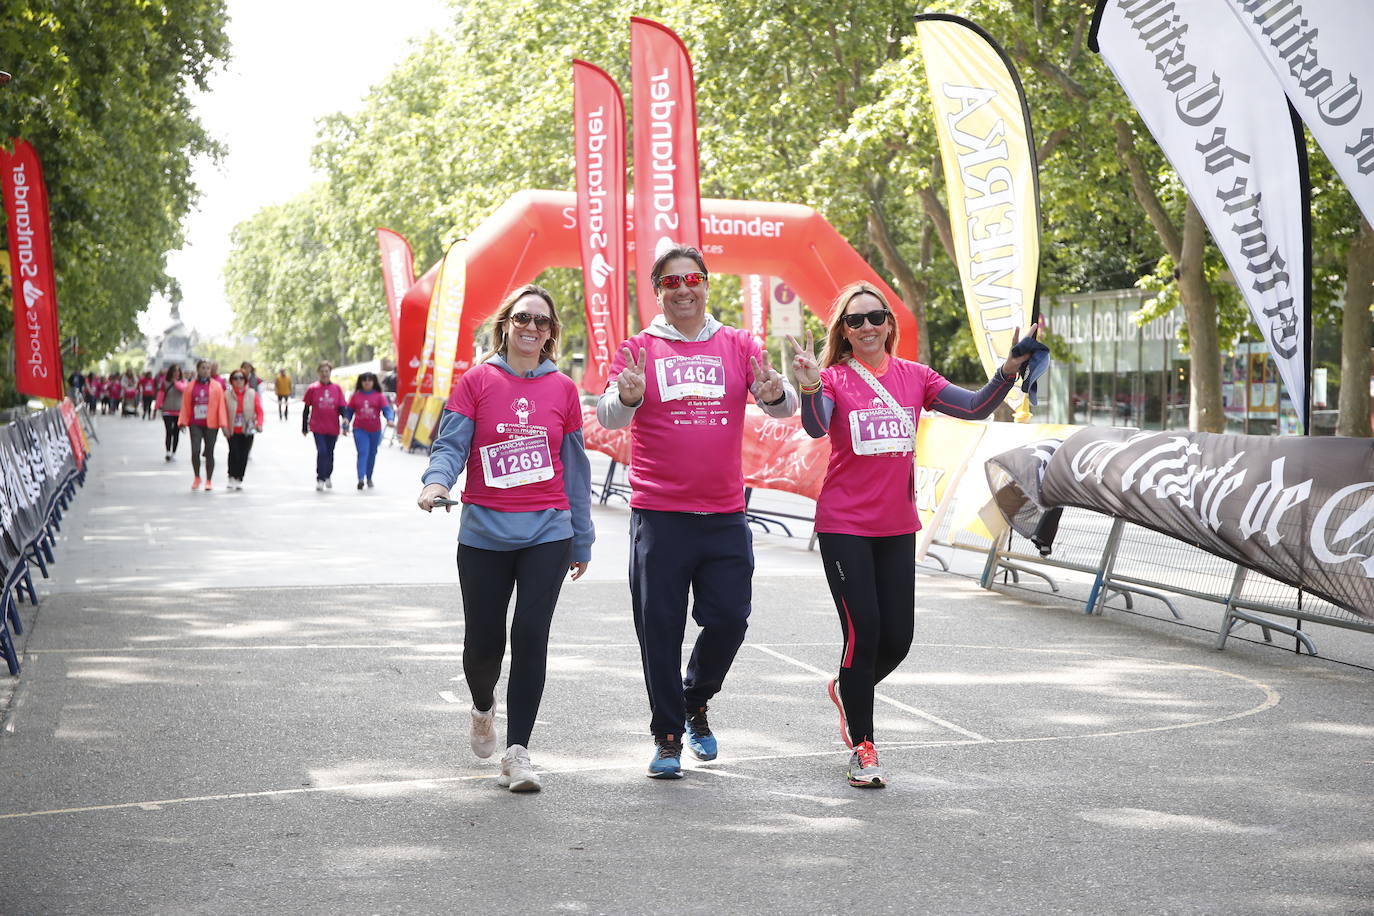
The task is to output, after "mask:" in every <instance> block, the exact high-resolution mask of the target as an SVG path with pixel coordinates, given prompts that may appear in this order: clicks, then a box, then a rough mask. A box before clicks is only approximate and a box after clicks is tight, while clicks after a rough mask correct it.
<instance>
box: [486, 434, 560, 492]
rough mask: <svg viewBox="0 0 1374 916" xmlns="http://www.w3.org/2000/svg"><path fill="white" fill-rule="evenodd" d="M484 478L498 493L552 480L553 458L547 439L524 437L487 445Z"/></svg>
mask: <svg viewBox="0 0 1374 916" xmlns="http://www.w3.org/2000/svg"><path fill="white" fill-rule="evenodd" d="M481 454H482V478H483V479H484V480H485V481H486V483H487V486H489V487H492V488H494V489H498V490H508V489H510V488H511V487H523V486H524V485H525V484H529V483H538V482H539V481H541V480H549V479H550V478H552V477H553V456H552V455H551V454H550V453H549V440H548V438H547V437H546V436H521V437H519V438H518V439H507V440H506V441H505V442H497V443H495V444H493V445H484V446H482V448H481Z"/></svg>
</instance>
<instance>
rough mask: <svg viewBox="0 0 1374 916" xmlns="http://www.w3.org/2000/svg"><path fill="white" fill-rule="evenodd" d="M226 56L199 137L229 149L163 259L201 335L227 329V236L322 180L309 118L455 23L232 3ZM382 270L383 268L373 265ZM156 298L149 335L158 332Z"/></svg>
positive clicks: (377, 11)
mask: <svg viewBox="0 0 1374 916" xmlns="http://www.w3.org/2000/svg"><path fill="white" fill-rule="evenodd" d="M228 7H229V15H230V17H231V21H230V23H229V39H230V42H231V44H232V52H233V59H232V60H231V62H230V64H229V67H228V69H227V70H226V71H223V72H221V73H219V74H217V75H216V77H215V79H214V82H213V84H212V86H213V91H212V92H210V93H208V94H206V95H204V96H201V97H200V98H199V99H198V101H197V105H196V108H197V112H198V114H199V116H200V119H201V122H202V123H203V124H204V125H205V127H206V129H207V130H209V132H210V133H211V134H212V135H213V136H214V137H215V138H216V139H218V140H219V141H221V142H222V143H224V144H225V145H226V146H228V148H229V153H228V156H227V157H226V158H225V159H224V161H223V163H222V164H221V165H220V166H218V167H215V166H213V165H211V164H209V163H206V162H202V163H199V164H198V165H197V167H196V171H195V181H196V184H197V185H198V186H199V187H200V190H201V201H200V206H199V209H198V210H197V211H196V212H193V213H191V214H190V215H189V216H188V217H187V219H186V238H187V245H186V247H185V248H183V249H182V250H181V251H177V252H173V253H171V254H170V255H168V272H169V273H170V274H171V275H172V276H174V277H176V278H177V280H178V281H179V282H180V283H181V289H182V297H183V298H182V304H181V318H182V320H183V321H185V322H186V323H187V324H188V325H190V326H191V327H193V328H195V329H196V330H197V331H199V332H200V333H201V335H202V336H206V335H217V334H220V333H223V332H226V331H228V330H229V326H230V323H231V322H232V320H233V315H232V313H231V312H230V310H229V305H228V303H227V302H226V301H225V298H224V279H223V276H222V269H223V266H224V261H225V258H226V256H227V255H228V253H229V233H230V231H231V230H232V229H233V228H234V226H235V225H236V224H237V223H239V222H241V221H242V220H244V219H247V218H248V217H250V216H252V215H253V214H254V213H255V212H256V211H257V210H259V209H260V208H262V207H264V206H266V205H268V204H273V203H281V202H283V201H286V200H289V199H290V198H292V197H295V196H296V195H297V194H299V193H301V192H302V191H304V190H305V189H306V188H308V187H309V186H310V184H311V182H312V181H315V180H317V179H318V177H319V176H317V175H315V174H314V173H313V172H312V170H311V168H310V149H311V147H312V146H313V145H314V141H315V119H316V118H320V117H323V116H325V115H328V114H331V113H333V112H336V111H350V112H351V111H355V110H357V109H358V108H359V107H360V106H361V103H362V99H363V97H364V96H365V95H366V94H367V91H368V89H369V88H370V87H371V86H374V85H376V84H378V83H380V82H381V81H382V80H383V78H385V76H386V74H387V73H388V72H390V70H391V69H392V67H394V66H395V65H396V64H397V63H398V62H400V60H401V59H402V58H403V57H404V56H405V55H406V54H407V53H408V50H409V46H410V43H411V40H412V39H419V38H422V37H423V36H425V35H427V34H428V33H429V32H431V31H433V30H434V29H436V28H439V27H441V26H443V25H444V24H446V23H447V22H448V21H449V19H450V18H451V15H452V14H451V13H450V11H449V9H448V3H447V2H446V0H385V2H383V3H380V4H378V3H376V2H362V0H327V2H326V0H229V3H228ZM379 269H380V268H379ZM169 314H170V308H169V306H168V304H167V303H166V302H162V301H160V300H159V301H154V302H153V303H152V305H150V306H149V308H148V311H147V312H146V313H145V314H144V316H143V319H142V322H141V324H142V327H143V329H144V331H145V332H150V333H156V332H159V331H161V329H162V328H163V327H165V326H166V324H167V320H168V316H169Z"/></svg>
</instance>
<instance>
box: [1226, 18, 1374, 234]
mask: <svg viewBox="0 0 1374 916" xmlns="http://www.w3.org/2000/svg"><path fill="white" fill-rule="evenodd" d="M1225 5H1226V6H1228V7H1230V8H1231V12H1233V13H1235V14H1236V18H1238V19H1239V20H1240V23H1241V25H1242V27H1244V29H1245V31H1246V33H1247V34H1248V35H1249V36H1250V39H1251V41H1253V42H1254V43H1255V47H1256V48H1258V49H1259V52H1260V54H1261V55H1262V56H1263V57H1264V60H1265V62H1266V63H1267V64H1269V69H1270V70H1272V71H1273V72H1274V76H1275V77H1276V78H1277V79H1278V81H1279V84H1280V85H1281V86H1283V89H1284V92H1286V93H1287V94H1288V101H1289V102H1290V103H1292V105H1293V107H1294V108H1295V109H1297V112H1298V114H1299V116H1301V117H1302V120H1303V123H1305V124H1306V125H1307V128H1308V130H1310V131H1312V136H1313V137H1315V138H1316V140H1317V143H1318V144H1319V145H1320V146H1321V148H1322V152H1324V153H1326V158H1327V159H1329V160H1331V164H1332V165H1333V166H1335V169H1336V174H1338V175H1340V176H1341V181H1343V182H1345V185H1346V187H1348V188H1349V189H1350V193H1351V195H1352V196H1353V197H1354V198H1355V203H1356V205H1357V206H1358V207H1359V208H1360V211H1361V212H1362V213H1364V218H1365V219H1367V220H1369V221H1370V222H1374V105H1371V107H1370V108H1365V107H1364V89H1365V87H1368V86H1374V58H1371V57H1370V55H1369V36H1371V35H1374V4H1370V3H1367V2H1366V3H1351V2H1350V0H1225Z"/></svg>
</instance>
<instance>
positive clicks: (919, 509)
mask: <svg viewBox="0 0 1374 916" xmlns="http://www.w3.org/2000/svg"><path fill="white" fill-rule="evenodd" d="M987 427H988V425H987V424H986V423H970V422H969V421H968V420H956V419H954V418H953V417H940V416H932V415H930V414H926V415H923V416H922V417H921V422H920V423H919V424H917V426H916V517H917V518H918V519H920V522H921V530H920V531H919V532H918V533H917V535H916V559H917V560H918V561H919V560H923V559H925V555H926V551H927V550H929V549H930V544H931V542H932V541H933V540H934V539H935V534H936V532H938V531H939V530H940V522H941V520H943V519H944V516H945V513H947V512H948V511H949V509H950V506H952V505H953V503H954V494H955V493H956V492H957V491H958V488H959V481H960V480H961V479H962V478H963V476H964V472H965V471H966V470H967V469H968V464H969V459H970V458H972V457H973V453H974V450H975V449H977V448H978V443H979V442H981V441H982V439H983V433H984V432H986V431H987Z"/></svg>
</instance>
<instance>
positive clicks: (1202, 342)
mask: <svg viewBox="0 0 1374 916" xmlns="http://www.w3.org/2000/svg"><path fill="white" fill-rule="evenodd" d="M1206 245H1207V228H1206V226H1205V225H1203V222H1202V214H1201V213H1199V212H1198V209H1197V207H1196V206H1194V205H1193V201H1192V198H1189V199H1188V205H1187V209H1186V210H1185V212H1184V215H1183V246H1182V255H1183V256H1182V258H1181V259H1180V260H1179V262H1178V293H1179V298H1180V299H1182V300H1183V314H1184V316H1185V317H1186V319H1187V322H1188V354H1189V361H1190V365H1191V371H1190V372H1189V374H1188V375H1189V378H1188V428H1189V429H1191V430H1192V431H1193V432H1199V433H1222V432H1225V431H1226V415H1225V414H1224V413H1223V412H1222V407H1221V346H1220V343H1219V341H1218V336H1217V300H1216V298H1215V297H1214V296H1213V295H1212V290H1211V287H1209V286H1208V285H1207V276H1206V273H1205V272H1204V271H1203V249H1204V248H1205V247H1206Z"/></svg>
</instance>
